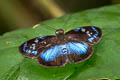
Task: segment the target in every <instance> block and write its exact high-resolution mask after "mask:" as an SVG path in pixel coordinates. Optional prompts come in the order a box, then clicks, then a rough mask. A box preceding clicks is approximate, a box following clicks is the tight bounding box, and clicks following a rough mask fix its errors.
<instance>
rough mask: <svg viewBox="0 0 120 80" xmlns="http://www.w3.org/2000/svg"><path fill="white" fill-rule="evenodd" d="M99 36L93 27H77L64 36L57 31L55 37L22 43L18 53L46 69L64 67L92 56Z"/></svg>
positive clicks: (99, 32)
mask: <svg viewBox="0 0 120 80" xmlns="http://www.w3.org/2000/svg"><path fill="white" fill-rule="evenodd" d="M101 35H102V32H101V29H99V28H98V27H95V26H83V27H78V28H75V29H73V30H70V31H68V32H67V33H65V34H64V31H63V30H62V29H58V30H56V36H52V35H51V36H40V37H37V38H34V39H31V40H29V41H27V42H24V43H23V44H22V45H21V46H20V47H19V51H20V52H21V54H22V55H23V56H25V57H29V58H35V59H37V60H38V62H39V63H40V65H43V66H46V67H57V66H64V65H65V64H67V63H71V62H72V61H74V62H75V63H80V62H82V61H85V60H87V59H89V58H90V57H91V56H92V53H93V47H92V45H94V44H96V43H98V42H99V41H100V40H101Z"/></svg>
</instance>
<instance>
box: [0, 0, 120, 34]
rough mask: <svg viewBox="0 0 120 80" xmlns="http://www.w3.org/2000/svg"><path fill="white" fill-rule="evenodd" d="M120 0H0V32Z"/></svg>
mask: <svg viewBox="0 0 120 80" xmlns="http://www.w3.org/2000/svg"><path fill="white" fill-rule="evenodd" d="M119 2H120V1H119V0H0V34H3V33H4V32H7V31H10V30H15V29H19V28H23V27H28V26H33V25H35V24H37V23H39V22H41V21H44V20H47V19H51V18H55V17H59V16H62V15H64V14H66V13H71V12H77V11H81V10H85V9H89V8H96V7H100V6H104V5H110V4H112V3H114V4H116V3H119Z"/></svg>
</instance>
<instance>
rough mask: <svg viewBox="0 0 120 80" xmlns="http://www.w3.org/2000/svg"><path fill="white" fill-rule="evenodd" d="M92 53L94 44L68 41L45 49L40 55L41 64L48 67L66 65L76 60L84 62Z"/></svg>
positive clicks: (76, 61)
mask: <svg viewBox="0 0 120 80" xmlns="http://www.w3.org/2000/svg"><path fill="white" fill-rule="evenodd" d="M91 55H92V46H90V45H89V44H87V43H78V42H68V43H65V44H60V45H55V46H52V47H51V48H49V49H47V50H45V51H43V52H42V53H41V54H40V56H39V57H38V61H39V63H40V64H41V65H43V66H46V67H57V66H64V65H65V64H67V63H69V62H72V61H74V62H75V63H78V62H82V61H84V60H86V59H88V58H89V57H90V56H91Z"/></svg>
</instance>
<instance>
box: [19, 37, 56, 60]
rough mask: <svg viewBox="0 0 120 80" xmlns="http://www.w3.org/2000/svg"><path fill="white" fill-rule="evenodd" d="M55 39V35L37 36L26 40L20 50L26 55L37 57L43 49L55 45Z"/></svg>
mask: <svg viewBox="0 0 120 80" xmlns="http://www.w3.org/2000/svg"><path fill="white" fill-rule="evenodd" d="M53 40H54V41H55V40H56V37H55V36H41V37H37V38H34V39H31V40H28V41H26V42H24V43H23V44H22V45H21V46H20V47H19V51H20V53H21V54H22V55H23V56H25V57H29V58H37V56H38V55H40V53H41V52H42V51H44V50H46V49H47V48H49V47H50V46H52V45H53V43H52V42H53ZM51 41H52V42H51Z"/></svg>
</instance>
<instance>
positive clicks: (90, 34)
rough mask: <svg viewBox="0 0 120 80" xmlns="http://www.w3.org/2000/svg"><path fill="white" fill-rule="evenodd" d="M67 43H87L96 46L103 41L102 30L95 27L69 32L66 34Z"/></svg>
mask: <svg viewBox="0 0 120 80" xmlns="http://www.w3.org/2000/svg"><path fill="white" fill-rule="evenodd" d="M65 35H66V40H67V41H69V42H70V41H77V42H81V41H83V42H87V43H89V44H91V45H94V44H96V43H97V42H98V41H99V40H100V39H101V35H102V32H101V29H99V28H98V27H95V26H83V27H78V28H75V29H73V30H71V31H68V32H67V33H66V34H65Z"/></svg>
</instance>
